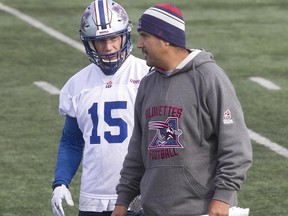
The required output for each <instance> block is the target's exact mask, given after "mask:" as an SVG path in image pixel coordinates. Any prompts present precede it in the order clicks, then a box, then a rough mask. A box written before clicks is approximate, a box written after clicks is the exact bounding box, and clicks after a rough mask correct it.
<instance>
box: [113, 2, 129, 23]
mask: <svg viewBox="0 0 288 216" xmlns="http://www.w3.org/2000/svg"><path fill="white" fill-rule="evenodd" d="M112 10H113V11H115V12H116V13H117V14H118V17H119V18H120V19H121V20H122V21H123V23H125V22H126V21H127V20H128V16H127V13H126V12H125V10H124V9H123V8H122V7H121V6H120V5H118V4H117V5H116V4H114V5H113V6H112Z"/></svg>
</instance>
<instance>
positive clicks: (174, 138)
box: [148, 117, 183, 150]
mask: <svg viewBox="0 0 288 216" xmlns="http://www.w3.org/2000/svg"><path fill="white" fill-rule="evenodd" d="M149 130H156V135H155V137H154V138H153V140H152V142H151V143H150V145H149V146H148V149H149V150H150V149H159V148H183V146H182V144H181V143H180V142H179V136H180V135H181V134H182V130H181V129H179V128H178V118H176V117H170V118H168V119H167V120H166V121H165V122H163V121H150V122H149Z"/></svg>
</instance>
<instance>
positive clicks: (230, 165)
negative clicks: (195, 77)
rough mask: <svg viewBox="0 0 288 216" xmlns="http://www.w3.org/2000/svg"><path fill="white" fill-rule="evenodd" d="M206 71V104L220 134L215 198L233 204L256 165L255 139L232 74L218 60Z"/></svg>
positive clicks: (218, 134)
mask: <svg viewBox="0 0 288 216" xmlns="http://www.w3.org/2000/svg"><path fill="white" fill-rule="evenodd" d="M205 67H206V68H205ZM204 71H206V73H205V72H204V76H206V79H205V82H206V83H205V85H206V88H207V89H206V93H207V94H206V103H207V107H208V109H209V111H210V113H211V117H212V122H213V125H214V128H215V130H216V134H217V137H218V153H217V154H218V165H217V170H216V177H215V182H214V184H215V188H216V191H215V194H214V197H213V199H217V200H222V201H224V202H226V203H229V204H230V205H232V204H233V203H232V200H233V197H234V198H235V196H237V191H239V190H240V187H241V184H242V182H243V181H244V180H245V178H246V172H247V171H248V169H249V168H250V166H251V165H252V146H251V141H250V138H249V134H248V130H247V127H246V124H245V121H244V115H243V111H242V108H241V104H240V102H239V100H238V98H237V95H236V92H235V89H234V87H233V85H232V83H231V81H230V80H229V78H228V76H227V75H226V74H225V72H224V71H223V70H222V69H221V68H220V67H219V66H218V65H217V64H215V63H210V64H207V65H206V66H204ZM209 71H210V72H209Z"/></svg>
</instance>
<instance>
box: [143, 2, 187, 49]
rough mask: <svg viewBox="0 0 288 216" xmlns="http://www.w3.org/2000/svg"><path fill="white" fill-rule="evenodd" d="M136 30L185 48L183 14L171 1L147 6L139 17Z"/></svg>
mask: <svg viewBox="0 0 288 216" xmlns="http://www.w3.org/2000/svg"><path fill="white" fill-rule="evenodd" d="M137 31H138V32H139V31H144V32H148V33H150V34H152V35H154V36H156V37H159V38H161V39H163V40H164V41H167V42H169V43H171V44H174V45H176V46H179V47H183V48H186V36H185V21H184V18H183V14H182V12H181V11H180V10H179V9H178V8H177V7H176V6H175V5H173V4H171V3H166V4H157V5H155V6H153V7H150V8H148V9H147V10H146V11H145V12H144V13H143V15H142V16H141V17H140V19H139V23H138V27H137Z"/></svg>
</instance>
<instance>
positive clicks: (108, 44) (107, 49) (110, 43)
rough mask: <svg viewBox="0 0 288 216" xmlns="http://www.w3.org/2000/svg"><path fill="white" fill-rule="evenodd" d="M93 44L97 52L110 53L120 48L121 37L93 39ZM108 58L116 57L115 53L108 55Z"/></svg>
mask: <svg viewBox="0 0 288 216" xmlns="http://www.w3.org/2000/svg"><path fill="white" fill-rule="evenodd" d="M93 43H94V46H95V48H96V50H97V52H98V53H99V54H106V55H107V54H111V53H115V52H117V51H119V50H120V49H121V43H122V37H121V36H115V37H111V38H106V39H103V40H95V41H93ZM109 58H110V60H114V59H117V55H115V56H109Z"/></svg>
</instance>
